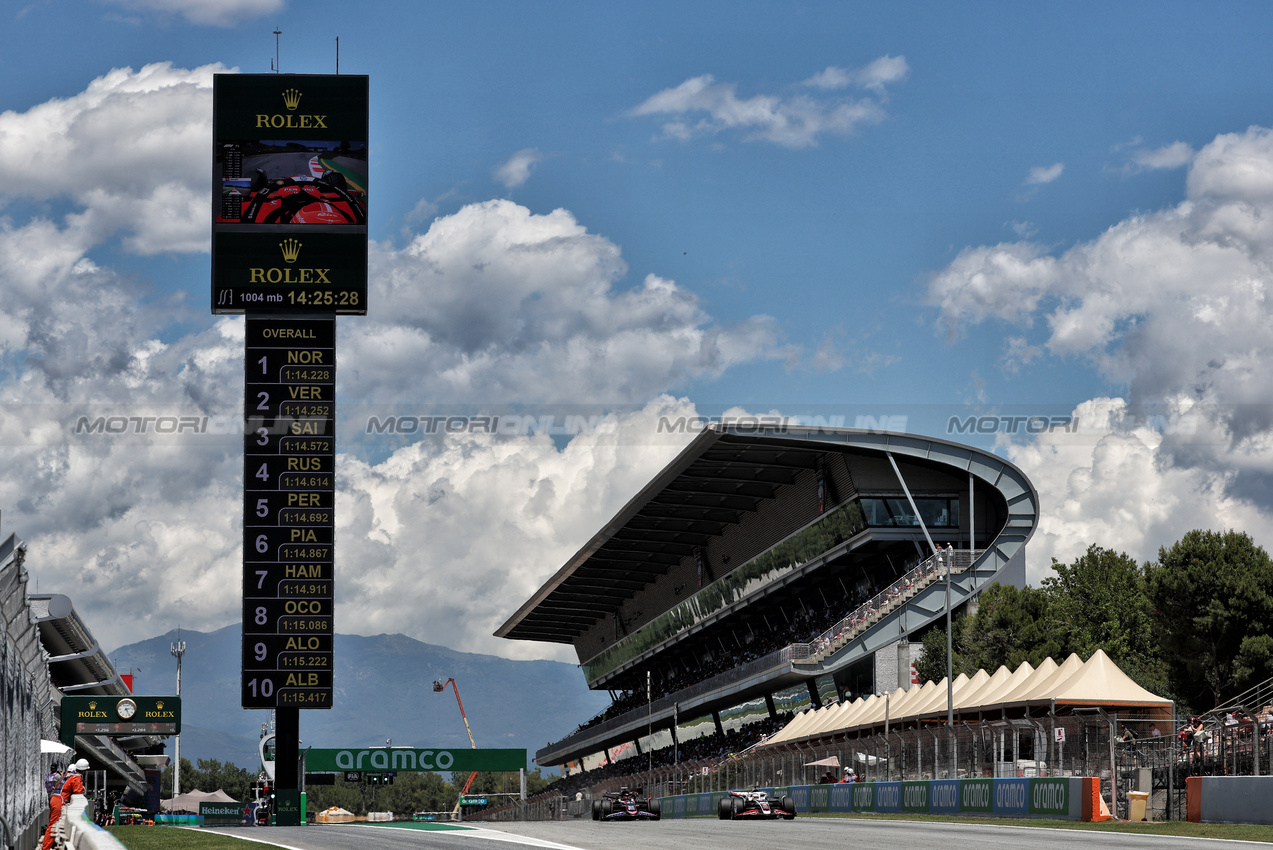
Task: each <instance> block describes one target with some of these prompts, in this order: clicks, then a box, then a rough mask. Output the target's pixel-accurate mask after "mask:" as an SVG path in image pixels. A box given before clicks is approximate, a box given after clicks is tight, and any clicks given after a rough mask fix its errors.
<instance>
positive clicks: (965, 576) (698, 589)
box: [495, 424, 1038, 767]
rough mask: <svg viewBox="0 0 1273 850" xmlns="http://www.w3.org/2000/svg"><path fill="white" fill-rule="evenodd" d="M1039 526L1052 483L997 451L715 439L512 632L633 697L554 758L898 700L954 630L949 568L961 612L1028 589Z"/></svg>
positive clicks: (847, 441)
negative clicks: (986, 598)
mask: <svg viewBox="0 0 1273 850" xmlns="http://www.w3.org/2000/svg"><path fill="white" fill-rule="evenodd" d="M1037 522H1038V494H1037V492H1036V491H1035V489H1034V486H1033V485H1032V484H1031V483H1030V482H1029V480H1028V479H1027V478H1026V476H1025V475H1024V474H1023V473H1022V472H1021V471H1020V470H1019V469H1017V468H1016V467H1015V466H1013V465H1012V464H1011V463H1009V462H1007V461H1006V460H1004V459H1003V458H1000V457H997V456H995V455H994V454H991V453H989V452H986V451H982V450H980V449H976V448H973V447H969V446H965V445H960V444H957V443H954V442H950V441H947V440H942V439H936V438H931V437H922V436H916V435H911V434H901V433H880V432H872V431H862V430H855V429H828V428H801V427H795V426H775V427H764V426H745V425H742V424H738V425H730V424H712V425H709V426H707V427H706V428H705V429H704V430H703V431H702V432H701V433H699V434H698V436H697V437H695V438H694V439H693V441H692V442H691V443H690V444H689V445H688V446H687V447H686V448H685V449H684V450H683V451H682V452H681V453H680V454H679V455H678V456H677V457H676V458H675V459H673V460H672V462H671V463H669V464H668V465H667V466H666V467H665V468H664V469H663V470H662V471H661V472H660V473H659V474H658V475H657V476H656V477H655V478H654V479H653V480H652V481H650V483H649V484H647V485H646V486H645V487H644V488H642V490H641V491H640V492H639V493H637V495H636V496H635V497H633V498H632V500H631V501H629V502H628V503H627V504H626V505H625V506H624V507H623V509H622V510H620V511H619V512H618V514H616V515H615V517H614V518H613V519H612V520H611V521H610V522H608V523H606V525H605V526H604V527H603V528H602V529H601V530H600V531H598V532H597V533H596V534H595V535H594V536H593V537H592V539H591V540H589V541H588V542H587V543H586V544H585V545H584V546H583V547H582V548H581V549H580V550H579V551H578V552H577V553H576V554H575V555H574V556H573V557H571V558H570V559H569V560H568V561H567V562H566V563H565V565H563V566H562V567H561V568H560V569H559V570H558V571H557V572H556V573H555V574H554V575H553V576H552V577H551V578H550V579H549V580H548V581H547V582H546V583H545V584H544V585H543V586H542V587H541V588H540V589H539V590H538V591H537V592H536V593H535V594H534V596H532V597H531V598H530V599H529V600H527V601H526V603H525V604H523V605H522V606H521V608H520V609H519V610H518V611H517V612H516V613H515V614H513V616H512V617H510V618H509V619H508V621H507V622H505V623H504V624H503V625H502V626H501V627H500V628H499V629H498V630H497V631H496V632H495V634H496V636H498V637H503V638H508V639H511V640H537V641H549V642H554V643H567V644H571V645H573V646H574V648H575V652H576V654H577V656H578V658H579V663H580V667H581V669H582V670H583V673H584V676H585V677H586V679H587V682H588V685H589V687H591V688H593V689H607V690H610V691H611V693H612V695H613V696H614V697H615V703H614V705H613V707H612V709H611V710H610V711H609V712H607V716H606V718H605V719H604V720H601V721H600V722H592V723H589V724H587V725H585V726H583V727H581V728H579V729H577V730H576V731H574V732H572V733H570V734H567V735H566V736H565V737H563V738H562V739H560V740H558V741H555V742H553V743H550V744H548V745H547V746H545V747H543V748H542V749H540V750H539V751H538V752H537V753H536V755H535V760H536V762H537V763H538V764H540V765H543V766H562V765H565V766H573V765H576V764H579V763H586V762H585V761H584V760H585V759H588V758H591V759H593V762H594V763H592V764H588V766H589V767H593V766H596V764H595V762H596V761H597V760H598V759H600V760H602V761H611V760H613V759H614V758H618V757H621V756H624V757H626V756H628V755H636V756H642V755H644V754H646V753H647V752H648V751H650V750H651V749H661V748H663V747H666V746H669V745H678V746H680V745H682V744H683V743H684V742H685V741H686V740H687V739H692V738H694V737H697V736H702V735H711V734H717V735H723V734H724V733H725V731H726V729H727V728H728V727H729V724H730V723H731V722H732V720H731V719H732V718H737V717H738V716H740V715H739V712H740V709H744V714H745V713H746V712H750V715H751V716H750V718H749V719H757V715H759V716H760V717H762V718H763V716H764V714H766V713H767V714H768V715H769V717H770V718H773V719H774V721H775V722H777V721H778V720H779V718H781V717H782V716H784V713H785V712H787V711H795V710H800V709H802V708H804V707H807V706H809V705H812V706H814V707H817V706H821V705H823V704H826V703H829V702H831V701H835V700H839V699H845V698H849V697H851V696H854V695H862V694H869V693H879V692H883V691H885V690H892V689H893V688H895V687H897V686H898V684H899V681H900V680H902V679H904V678H906V677H907V672H906V671H907V669H908V668H909V664H910V650H909V647H910V641H911V639H912V638H915V637H918V636H919V635H920V634H922V633H923V632H924V631H925V630H927V629H928V628H929V627H931V626H932V625H933V624H935V623H937V622H938V621H939V620H941V621H942V622H943V623H944V620H945V616H946V608H947V581H946V567H947V565H948V564H949V565H950V607H951V608H952V609H956V610H957V609H958V608H960V607H961V606H964V605H967V604H968V603H969V602H970V601H972V600H974V599H975V598H976V595H977V594H978V592H979V591H980V590H981V589H982V588H984V587H985V586H987V585H989V584H990V583H991V582H993V581H996V580H997V581H1002V582H1005V583H1013V584H1018V585H1021V584H1024V581H1025V544H1026V542H1027V541H1028V540H1029V538H1030V536H1031V535H1032V534H1033V533H1034V529H1035V527H1036V525H1037ZM935 550H939V551H940V554H939V555H937V556H934V551H935ZM647 694H649V697H648V698H647ZM642 761H643V759H642ZM637 764H638V765H640V764H641V762H637Z"/></svg>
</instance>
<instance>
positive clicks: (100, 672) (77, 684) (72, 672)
mask: <svg viewBox="0 0 1273 850" xmlns="http://www.w3.org/2000/svg"><path fill="white" fill-rule="evenodd" d="M27 604H28V605H29V606H30V609H31V618H32V620H34V622H35V624H36V628H37V629H38V630H39V634H40V643H41V645H42V646H43V647H44V651H45V653H46V654H47V655H48V666H49V676H50V678H51V680H52V684H53V687H54V690H55V692H56V693H55V697H54V699H55V702H56V703H57V704H59V705H60V703H61V700H62V698H63V697H65V696H100V697H104V698H105V699H104V700H103V702H106V701H107V700H110V699H112V698H114V699H120V698H123V697H128V696H132V691H131V690H130V689H129V687H128V686H127V685H126V684H124V680H123V678H122V677H121V676H120V675H119V673H118V672H117V671H116V670H115V665H114V664H113V663H112V662H111V660H110V658H109V656H107V654H106V651H105V650H104V649H102V647H101V645H100V644H99V643H98V642H97V638H95V637H94V636H93V632H92V630H91V629H90V628H89V627H88V624H87V623H85V622H84V620H83V618H82V617H80V615H79V612H77V611H76V610H75V605H74V603H73V602H72V601H71V599H70V597H69V596H66V595H65V594H61V593H33V594H30V595H28V596H27ZM165 740H166V737H165V736H161V735H130V736H126V737H114V736H109V735H79V736H77V737H76V754H77V755H78V756H81V757H84V758H86V759H87V760H88V762H89V765H90V769H91V770H95V771H96V770H100V771H102V772H103V773H102V777H103V778H104V780H105V788H104V789H103V790H105V791H107V792H108V793H119V794H124V793H127V792H132V793H134V794H137V795H140V796H142V797H145V796H146V795H148V794H150V793H151V784H152V781H151V780H152V777H148V776H147V775H146V771H148V770H149V771H152V772H156V771H162V769H163V767H164V766H165V765H166V764H167V763H168V756H166V755H164V742H165ZM86 782H87V780H86Z"/></svg>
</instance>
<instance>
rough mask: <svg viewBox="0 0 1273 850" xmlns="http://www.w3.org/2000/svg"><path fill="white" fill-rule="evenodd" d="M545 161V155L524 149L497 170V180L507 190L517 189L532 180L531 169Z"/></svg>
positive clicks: (533, 149) (531, 149) (530, 149)
mask: <svg viewBox="0 0 1273 850" xmlns="http://www.w3.org/2000/svg"><path fill="white" fill-rule="evenodd" d="M543 160H544V155H543V154H542V153H540V152H539V151H538V150H537V149H535V148H523V149H522V150H519V151H518V152H517V153H515V154H513V155H512V156H510V157H509V158H508V160H507V161H505V162H504V163H502V164H501V165H500V166H499V168H497V169H495V179H496V180H498V181H499V182H500V183H503V184H504V187H505V188H506V189H516V188H517V187H518V186H521V185H523V184H524V183H525V182H526V181H527V180H529V179H530V171H531V169H532V168H534V167H535V165H537V164H538V163H540V162H543Z"/></svg>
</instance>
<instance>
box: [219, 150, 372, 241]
mask: <svg viewBox="0 0 1273 850" xmlns="http://www.w3.org/2000/svg"><path fill="white" fill-rule="evenodd" d="M217 220H218V221H222V222H233V223H242V224H366V223H367V208H366V195H365V193H363V192H360V191H358V190H357V189H354V188H353V187H351V186H350V185H349V181H348V180H346V179H345V175H343V174H341V173H340V172H339V171H329V170H325V169H323V168H322V167H321V165H319V164H317V157H315V159H314V160H313V161H312V162H311V164H310V173H309V174H296V175H291V176H286V177H269V176H267V175H266V174H265V172H264V171H262V170H260V169H257V171H256V173H255V174H253V175H252V177H251V179H233V180H226V181H224V187H223V189H222V213H221V217H220V218H218V219H217Z"/></svg>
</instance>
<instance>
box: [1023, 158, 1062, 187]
mask: <svg viewBox="0 0 1273 850" xmlns="http://www.w3.org/2000/svg"><path fill="white" fill-rule="evenodd" d="M1063 171H1065V163H1063V162H1054V163H1052V164H1051V165H1038V166H1035V167H1034V168H1031V169H1030V173H1029V174H1027V175H1026V178H1025V185H1027V186H1043V185H1045V184H1048V183H1051V182H1052V181H1053V180H1056V179H1057V178H1058V177H1060V176H1061V172H1063Z"/></svg>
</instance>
